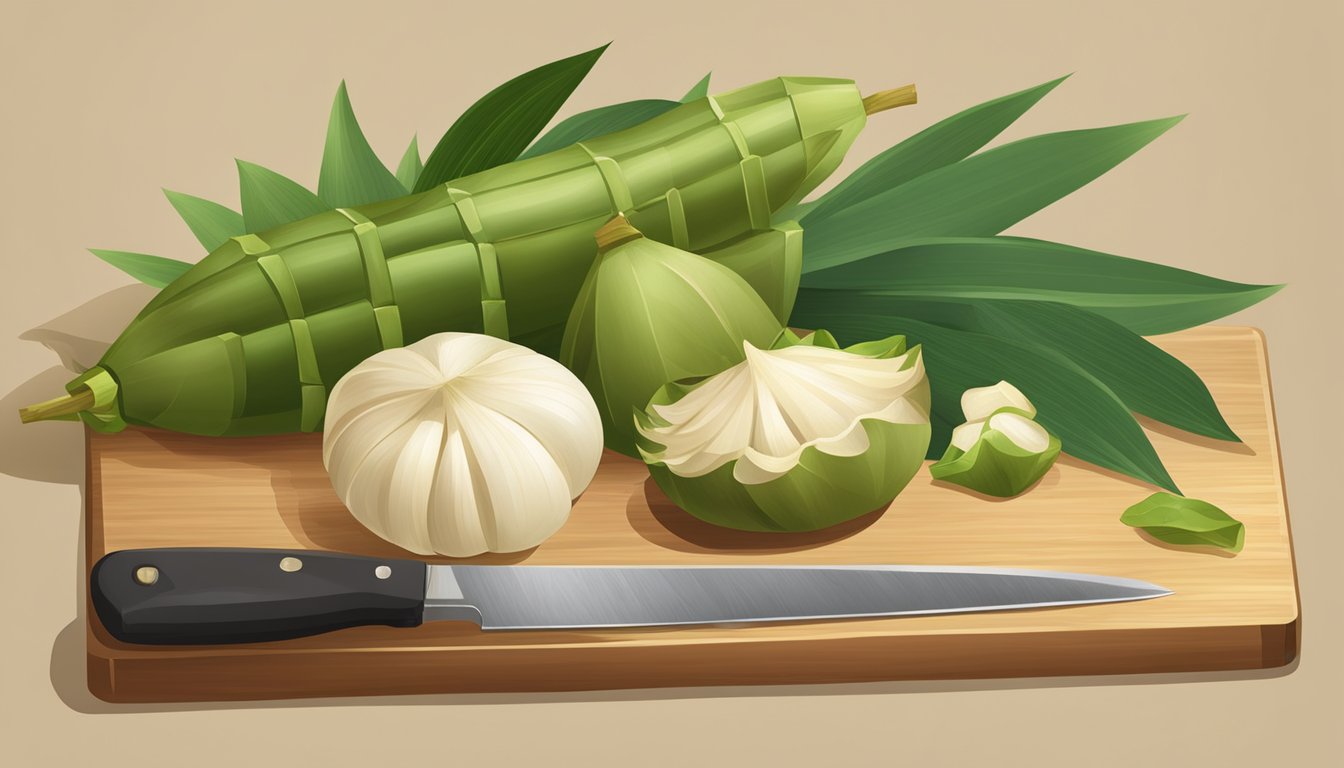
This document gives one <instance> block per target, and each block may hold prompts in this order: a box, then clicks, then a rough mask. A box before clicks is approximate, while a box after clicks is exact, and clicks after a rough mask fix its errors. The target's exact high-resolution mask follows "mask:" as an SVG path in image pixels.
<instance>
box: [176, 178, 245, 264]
mask: <svg viewBox="0 0 1344 768" xmlns="http://www.w3.org/2000/svg"><path fill="white" fill-rule="evenodd" d="M163 194H164V197H167V198H168V202H169V203H171V204H172V206H173V209H174V210H176V211H177V215H178V216H181V217H182V221H184V222H186V224H187V228H188V229H190V230H191V234H193V235H195V236H196V239H197V240H198V241H200V243H201V245H203V246H205V250H206V252H207V253H208V252H210V251H213V250H215V249H216V248H218V247H219V246H221V245H223V244H224V242H225V241H227V240H228V239H229V238H230V237H237V236H238V235H241V234H243V232H244V229H243V215H242V214H241V213H238V212H237V211H235V210H233V209H231V208H227V207H225V206H222V205H220V204H219V203H215V202H211V201H210V200H206V199H204V198H200V197H195V196H193V195H187V194H183V193H182V192H174V191H173V190H171V189H165V190H163Z"/></svg>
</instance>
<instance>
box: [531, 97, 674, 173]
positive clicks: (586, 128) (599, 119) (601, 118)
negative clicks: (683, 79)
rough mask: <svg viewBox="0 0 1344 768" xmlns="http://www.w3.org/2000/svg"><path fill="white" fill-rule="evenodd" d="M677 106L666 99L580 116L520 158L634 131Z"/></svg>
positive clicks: (565, 122)
mask: <svg viewBox="0 0 1344 768" xmlns="http://www.w3.org/2000/svg"><path fill="white" fill-rule="evenodd" d="M676 106H677V102H675V101H667V100H666V99H641V100H639V101H626V102H622V103H620V104H612V105H610V106H606V107H598V108H597V109H590V110H588V111H586V112H580V113H578V114H577V115H573V116H571V117H567V118H565V119H564V120H562V121H560V122H559V123H557V124H556V126H555V127H554V128H552V129H551V130H549V131H547V132H546V133H545V134H543V135H542V136H541V138H539V139H537V140H536V142H534V143H533V144H532V146H530V147H528V148H527V150H526V151H524V152H523V153H522V154H521V155H519V156H518V159H519V160H523V159H525V158H529V157H536V156H537V155H544V154H546V153H547V152H554V151H555V150H557V149H563V148H565V147H568V146H570V145H572V144H577V143H579V142H580V141H587V140H589V139H592V138H595V137H597V136H605V135H606V134H608V133H615V132H616V131H622V130H625V129H626V128H632V127H634V126H636V125H639V124H640V123H643V122H645V121H648V120H652V119H653V118H655V117H657V116H659V115H661V114H663V113H664V112H667V111H668V110H670V109H672V108H673V107H676Z"/></svg>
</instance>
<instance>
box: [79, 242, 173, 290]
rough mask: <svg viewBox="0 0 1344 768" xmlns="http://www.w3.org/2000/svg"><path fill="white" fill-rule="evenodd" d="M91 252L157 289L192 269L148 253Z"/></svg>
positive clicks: (91, 249) (91, 250)
mask: <svg viewBox="0 0 1344 768" xmlns="http://www.w3.org/2000/svg"><path fill="white" fill-rule="evenodd" d="M89 252H90V253H92V254H93V255H94V256H97V257H98V258H100V259H102V260H103V261H106V262H107V263H108V264H111V265H112V266H114V267H116V268H117V269H120V270H121V271H122V272H125V273H126V274H128V275H130V276H131V277H134V278H135V279H136V280H139V281H140V282H142V283H144V284H145V285H150V286H153V287H155V288H162V287H164V286H165V285H167V284H169V283H171V282H173V281H174V280H176V279H177V277H178V276H179V275H181V274H182V273H183V272H186V271H187V270H188V269H191V265H190V264H188V263H187V262H185V261H177V260H176V259H165V258H163V257H162V256H150V255H149V254H147V253H131V252H129V251H107V250H103V249H101V248H90V249H89Z"/></svg>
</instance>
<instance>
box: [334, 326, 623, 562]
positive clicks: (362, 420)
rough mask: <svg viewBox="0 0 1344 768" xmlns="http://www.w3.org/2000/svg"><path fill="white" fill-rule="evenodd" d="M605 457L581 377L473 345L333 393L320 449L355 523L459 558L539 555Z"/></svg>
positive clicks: (443, 340)
mask: <svg viewBox="0 0 1344 768" xmlns="http://www.w3.org/2000/svg"><path fill="white" fill-rule="evenodd" d="M601 456H602V425H601V420H600V417H599V416H598V413H597V407H596V405H594V403H593V400H592V397H591V396H590V395H589V394H588V391H587V390H586V389H585V388H584V387H583V384H582V383H581V382H580V381H579V380H578V379H577V378H575V377H574V375H573V374H572V373H570V372H569V371H568V370H567V369H566V368H565V367H564V366H562V365H560V364H559V363H557V362H556V361H554V360H551V359H549V358H546V357H543V356H542V355H539V354H537V353H536V352H533V351H531V350H529V349H527V348H526V347H522V346H519V345H517V344H513V343H511V342H507V341H504V340H502V339H496V338H493V337H490V336H482V335H479V334H470V333H442V334H437V335H434V336H430V337H428V338H426V339H424V340H422V341H419V342H416V343H415V344H412V345H410V346H408V347H402V348H399V349H389V350H385V351H383V352H379V353H378V354H375V355H373V356H372V357H370V358H368V359H367V360H365V361H364V362H362V363H360V364H359V365H358V366H356V367H355V368H354V369H352V370H351V371H350V372H349V373H347V374H346V375H345V376H344V377H343V378H342V379H341V380H340V381H339V382H337V384H336V386H335V387H334V388H332V391H331V395H330V397H329V398H328V402H327V415H326V431H325V433H324V435H323V440H322V460H323V463H324V464H325V465H326V467H327V472H328V474H329V475H330V476H331V480H332V485H333V486H334V488H335V489H336V494H337V496H339V497H340V499H341V500H342V501H343V502H344V503H345V505H346V506H347V507H348V508H349V509H350V511H351V513H352V514H354V516H355V518H356V519H358V520H359V521H360V522H361V523H363V524H364V525H365V526H367V527H368V528H369V529H370V530H371V531H373V532H374V533H376V534H378V535H379V536H381V537H383V538H384V539H387V540H388V541H391V542H392V543H394V544H397V545H398V546H401V547H403V548H405V549H408V550H410V551H412V552H416V553H418V554H426V555H427V554H435V553H437V554H442V555H450V556H454V557H464V556H469V555H475V554H480V553H481V552H487V551H489V552H516V551H518V550H521V549H527V548H529V547H533V546H536V545H537V544H540V543H541V542H542V541H544V540H545V539H546V538H547V537H548V536H550V535H551V534H553V533H555V531H556V530H558V529H559V528H560V526H561V525H563V524H564V522H565V520H566V519H567V518H568V516H569V509H570V506H571V502H572V500H573V499H574V498H576V497H577V496H578V495H579V494H580V493H582V492H583V489H584V488H586V487H587V486H588V484H589V483H590V482H591V481H592V479H593V476H594V475H595V474H596V472H597V465H598V462H599V460H600V459H601Z"/></svg>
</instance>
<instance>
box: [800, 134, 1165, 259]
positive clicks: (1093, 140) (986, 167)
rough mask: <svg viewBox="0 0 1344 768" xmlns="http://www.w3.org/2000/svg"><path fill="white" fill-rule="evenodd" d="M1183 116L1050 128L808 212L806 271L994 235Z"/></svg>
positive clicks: (1116, 161) (1105, 168)
mask: <svg viewBox="0 0 1344 768" xmlns="http://www.w3.org/2000/svg"><path fill="white" fill-rule="evenodd" d="M1180 120H1181V118H1180V117H1172V118H1165V119H1162V120H1150V121H1147V122H1142V123H1130V124H1128V125H1115V126H1111V127H1109V128H1093V129H1089V130H1082V131H1067V132H1064V133H1051V134H1046V135H1044V136H1035V137H1033V138H1029V139H1022V140H1021V141H1016V142H1013V143H1011V144H1005V145H1003V146H1001V147H996V148H994V149H990V150H986V151H985V152H981V153H980V154H978V155H972V156H971V157H968V158H966V159H965V160H962V161H961V162H958V163H953V164H952V165H947V166H944V167H942V168H939V169H938V170H936V171H931V172H929V173H926V174H924V175H923V176H919V177H917V178H915V179H913V180H911V181H909V182H907V183H905V184H902V185H901V186H899V187H896V188H895V189H890V190H887V191H886V192H882V193H879V194H876V195H873V196H872V197H869V198H867V199H865V200H863V201H861V202H858V203H855V204H854V205H851V206H849V207H848V208H845V209H844V210H843V211H839V212H836V213H834V214H831V215H828V216H826V217H825V218H819V217H818V216H817V215H816V214H815V213H814V214H813V215H811V216H809V217H808V222H807V223H808V228H807V237H808V248H809V251H808V257H807V259H806V263H804V265H803V271H804V272H815V271H817V270H819V269H825V268H827V267H831V266H835V265H836V264H843V263H845V262H848V261H853V260H855V259H861V258H863V257H865V256H871V255H873V254H875V253H882V252H883V251H889V250H893V249H894V248H896V247H898V246H900V245H902V244H904V243H908V242H910V241H911V240H915V239H918V238H925V237H943V236H951V235H961V236H985V235H995V234H998V233H999V232H1001V231H1003V230H1004V229H1006V228H1008V227H1010V226H1012V225H1013V224H1015V223H1017V222H1018V221H1021V220H1022V219H1024V218H1026V217H1027V216H1030V215H1031V214H1033V213H1035V212H1036V211H1039V210H1040V209H1042V208H1044V207H1045V206H1047V205H1049V204H1050V203H1053V202H1055V201H1056V200H1058V199H1060V198H1061V197H1064V196H1065V195H1067V194H1069V193H1071V192H1073V191H1075V190H1077V189H1078V188H1079V187H1082V186H1083V185H1085V184H1087V183H1088V182H1090V181H1092V180H1093V179H1095V178H1097V177H1098V176H1100V175H1101V174H1103V173H1105V172H1106V171H1108V170H1110V169H1111V168H1114V167H1115V166H1116V165H1118V164H1119V163H1120V162H1122V161H1123V160H1124V159H1125V158H1127V157H1129V156H1130V155H1132V154H1134V153H1135V152H1137V151H1139V150H1140V149H1142V148H1143V147H1144V146H1145V145H1147V144H1148V142H1150V141H1152V140H1153V139H1155V138H1157V137H1158V136H1160V135H1162V134H1163V133H1164V132H1165V131H1166V130H1167V129H1169V128H1171V127H1172V126H1173V125H1175V124H1176V123H1178V122H1180Z"/></svg>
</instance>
